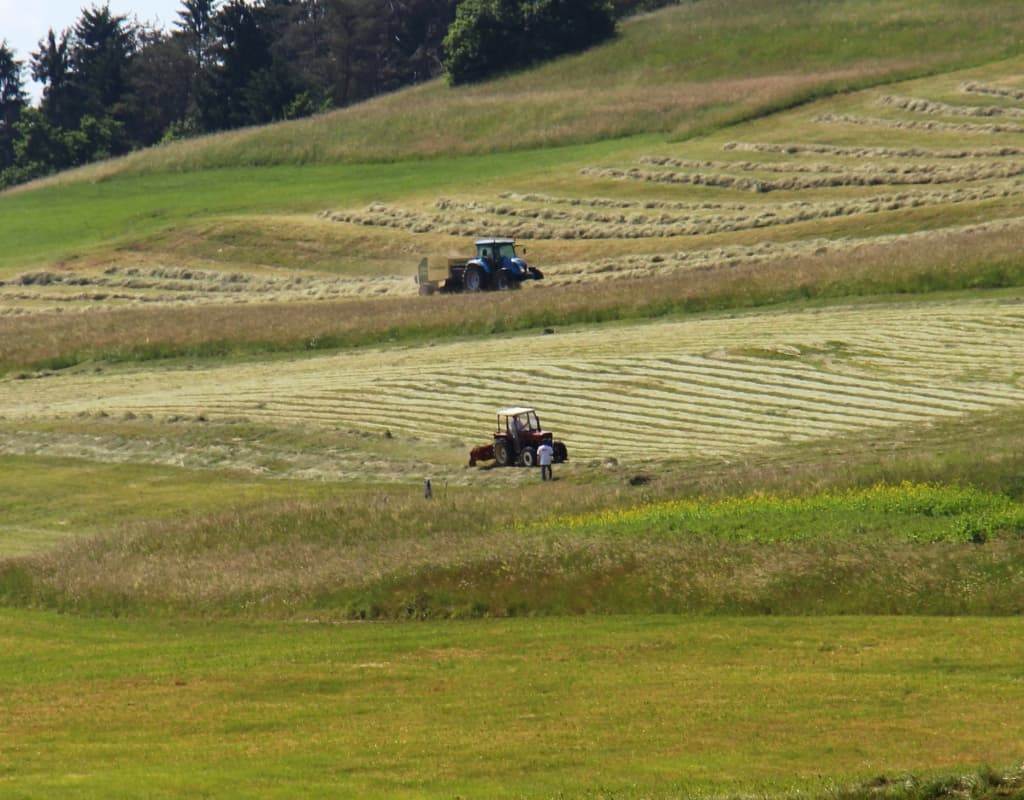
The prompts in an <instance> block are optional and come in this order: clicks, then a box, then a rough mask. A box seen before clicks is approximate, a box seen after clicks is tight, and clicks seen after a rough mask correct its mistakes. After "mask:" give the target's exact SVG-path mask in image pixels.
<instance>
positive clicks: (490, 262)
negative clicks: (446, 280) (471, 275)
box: [466, 239, 544, 291]
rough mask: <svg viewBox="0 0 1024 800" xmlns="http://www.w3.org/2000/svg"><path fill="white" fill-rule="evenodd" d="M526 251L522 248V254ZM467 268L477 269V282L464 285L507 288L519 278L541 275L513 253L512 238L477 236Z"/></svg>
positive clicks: (512, 286)
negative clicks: (473, 252)
mask: <svg viewBox="0 0 1024 800" xmlns="http://www.w3.org/2000/svg"><path fill="white" fill-rule="evenodd" d="M525 253H526V251H525V250H524V251H523V254H524V255H525ZM466 267H467V270H468V269H469V268H472V267H475V268H477V269H478V270H479V273H478V275H479V277H480V278H481V280H480V282H479V283H480V285H479V287H477V285H476V283H475V282H474V283H473V287H470V286H469V284H468V283H467V288H468V289H470V290H471V291H472V290H473V289H474V288H485V286H487V287H489V288H493V289H511V288H515V287H516V286H518V285H519V284H520V283H522V282H523V281H527V280H539V279H540V278H543V277H544V276H543V274H542V273H541V272H540V270H538V269H534V268H533V267H531V266H530V265H529V264H527V263H526V259H524V258H522V257H521V256H520V255H519V254H518V253H517V252H516V243H515V240H514V239H477V240H476V258H473V259H471V260H470V261H468V262H467V263H466Z"/></svg>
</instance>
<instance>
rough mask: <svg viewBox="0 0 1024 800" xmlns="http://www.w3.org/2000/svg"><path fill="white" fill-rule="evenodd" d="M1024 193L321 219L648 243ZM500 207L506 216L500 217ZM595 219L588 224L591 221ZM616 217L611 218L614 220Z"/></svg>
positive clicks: (376, 211)
mask: <svg viewBox="0 0 1024 800" xmlns="http://www.w3.org/2000/svg"><path fill="white" fill-rule="evenodd" d="M1022 194H1024V181H1010V182H1006V183H1003V184H996V183H990V184H987V185H984V186H973V187H961V188H955V189H943V190H939V189H936V190H932V191H927V192H902V193H894V194H885V195H875V196H872V197H866V198H857V199H850V200H830V201H823V202H818V203H800V204H789V203H786V204H779V205H777V206H767V205H765V206H753V207H751V209H750V211H749V212H747V213H743V214H733V215H727V214H717V215H709V216H708V217H707V218H706V219H705V220H697V221H692V220H690V221H672V220H671V219H670V220H668V221H665V219H664V216H663V215H644V216H645V219H644V221H643V222H642V223H639V222H632V223H631V222H625V223H622V222H613V221H602V220H599V219H594V217H597V216H600V215H599V212H596V211H586V212H573V211H563V212H562V213H563V214H564V216H563V217H562V218H561V219H560V220H558V224H548V223H546V222H544V221H542V220H536V219H533V218H530V220H529V221H524V220H522V219H521V218H520V217H519V216H518V212H516V211H515V209H513V208H512V207H511V206H508V205H507V204H505V205H488V204H481V205H480V207H479V209H478V210H477V209H472V210H466V211H463V212H458V211H457V210H455V209H454V208H452V207H449V208H448V209H447V210H446V211H444V212H441V213H433V214H431V213H426V212H418V211H411V210H408V209H401V208H394V207H391V206H386V205H384V204H380V203H375V204H373V205H371V206H369V207H368V208H367V209H365V210H364V211H327V212H323V214H322V216H323V217H324V218H326V219H330V220H333V221H335V222H345V223H349V224H356V225H364V226H368V227H386V228H394V229H398V230H406V231H410V232H413V233H423V232H431V233H445V234H450V235H458V236H476V235H478V233H479V232H480V231H481V230H493V229H496V228H500V229H501V230H502V231H504V233H505V235H508V236H512V237H515V238H519V239H646V238H661V237H682V236H698V235H706V234H710V233H723V232H731V231H741V230H752V229H757V228H767V227H773V226H777V225H786V224H792V223H796V222H807V221H811V220H818V219H828V218H834V217H847V216H860V215H864V214H875V213H880V212H886V211H899V210H901V209H906V208H920V207H925V206H932V205H948V204H957V203H966V202H977V201H982V200H993V199H999V198H1006V197H1017V196H1020V195H1022ZM498 208H502V209H503V212H504V213H498V210H497V209H498ZM588 215H591V218H590V219H588V218H587V216H588ZM613 216H614V215H609V217H613Z"/></svg>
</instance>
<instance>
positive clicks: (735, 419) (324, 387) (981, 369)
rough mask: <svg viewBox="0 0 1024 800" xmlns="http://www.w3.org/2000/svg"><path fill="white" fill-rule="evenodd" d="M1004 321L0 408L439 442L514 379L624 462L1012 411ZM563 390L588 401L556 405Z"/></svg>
mask: <svg viewBox="0 0 1024 800" xmlns="http://www.w3.org/2000/svg"><path fill="white" fill-rule="evenodd" d="M1022 326H1024V319H1022V317H1021V313H1020V309H1019V307H1017V306H1015V305H1009V304H1006V303H999V302H991V301H970V302H964V301H957V302H944V303H943V302H939V303H928V304H923V305H921V306H902V305H897V306H878V307H872V308H864V307H856V308H832V309H818V310H815V311H813V312H810V313H808V312H798V311H791V312H784V313H778V312H772V313H765V314H744V315H741V316H738V317H729V316H726V317H722V318H705V319H700V320H686V319H683V320H679V321H671V322H668V321H666V322H663V323H659V324H658V325H650V324H639V325H629V326H614V327H612V328H608V327H603V326H597V327H591V328H586V329H581V330H578V331H565V332H559V335H557V336H528V337H514V338H512V339H509V338H505V337H485V338H483V339H479V338H475V339H473V340H467V341H459V342H445V343H438V344H436V346H433V347H430V348H419V349H418V350H417V352H416V354H415V357H414V358H412V357H411V356H410V354H409V353H408V352H407V351H405V350H404V349H387V348H385V349H369V350H365V351H358V352H349V353H342V354H337V355H330V356H323V357H319V358H315V359H306V358H301V359H293V360H281V361H272V362H253V363H243V364H226V365H219V366H206V367H200V368H197V369H195V370H193V371H190V372H189V373H188V379H187V380H182V381H172V382H169V381H168V380H167V376H166V374H164V373H162V372H160V371H155V372H151V373H131V374H126V375H108V374H104V375H92V374H87V373H83V374H75V375H67V376H65V377H62V378H60V379H57V380H50V381H30V382H29V381H6V382H2V383H0V415H3V416H5V417H7V418H8V419H12V420H17V419H24V418H44V417H45V418H52V417H55V416H73V415H75V414H77V413H80V412H93V413H95V412H97V411H99V410H102V411H104V412H105V413H108V414H111V415H118V414H124V413H126V412H129V411H130V412H132V413H135V414H145V413H149V414H153V415H154V417H156V418H164V417H167V416H169V415H175V414H190V415H191V414H194V413H195V409H196V408H202V409H203V410H204V412H205V413H208V414H210V415H212V416H214V417H222V418H223V417H231V418H236V417H238V416H240V415H241V416H245V417H247V418H249V419H251V420H253V421H254V422H257V423H258V422H267V423H272V424H283V423H291V422H297V423H301V424H305V425H320V426H325V427H336V428H341V429H358V430H362V431H368V432H371V433H373V432H376V433H383V432H384V431H391V432H393V433H394V434H396V435H399V436H404V435H408V436H416V437H422V438H423V439H425V440H428V441H448V440H449V439H450V437H451V431H452V430H453V426H455V427H458V426H463V427H465V429H466V430H473V429H476V428H477V427H478V426H479V424H480V421H481V420H487V419H489V418H490V413H491V410H492V409H493V408H495V407H500V405H501V403H502V402H507V397H508V391H509V383H508V380H507V375H509V374H514V375H516V376H517V380H518V381H519V383H520V385H523V386H529V387H530V392H531V394H530V397H531V399H532V400H533V402H534V403H535V404H536V405H538V406H540V407H542V408H545V409H549V410H548V411H547V412H546V416H545V423H546V424H551V426H552V427H553V428H554V429H555V430H557V431H559V433H560V434H562V435H564V436H565V437H566V439H567V440H569V441H571V442H572V443H573V448H574V450H573V452H574V454H576V455H578V456H579V457H581V458H595V457H600V456H601V454H602V453H607V452H608V448H609V447H612V448H614V449H615V451H616V453H617V454H618V455H621V456H622V457H626V458H632V459H645V458H664V457H673V456H676V457H679V456H686V455H693V454H697V455H700V454H703V455H711V454H723V455H727V454H730V453H742V452H746V451H749V450H751V449H756V448H759V447H763V446H765V445H768V444H772V443H781V442H787V441H794V440H810V439H814V438H818V437H821V436H825V435H830V434H837V433H847V432H854V431H858V430H865V429H869V428H876V429H877V428H880V427H887V426H899V425H901V424H904V423H908V422H915V421H917V422H923V421H926V420H931V419H938V418H941V417H945V418H950V419H954V418H956V417H957V416H959V415H961V414H963V413H965V412H967V411H972V410H987V409H995V408H999V407H1005V406H1008V405H1012V404H1019V403H1021V402H1024V389H1022V388H1021V387H1020V386H1018V385H1016V384H1015V380H1016V376H1018V375H1019V374H1021V372H1022V371H1024V350H1022V349H1021V348H1020V347H1019V346H1018V345H1019V342H1020V338H1021V334H1022ZM829 342H842V343H843V346H842V351H841V352H834V350H833V349H830V347H829ZM751 348H757V349H758V352H767V351H774V352H777V353H780V354H783V355H785V358H782V359H779V358H767V357H758V356H752V355H750V351H751ZM823 354H824V355H823ZM412 363H415V369H414V370H412V371H410V364H412ZM495 364H502V369H501V370H500V371H499V372H495V369H494V365H495ZM967 380H969V381H970V384H969V385H967V384H965V381H967ZM268 397H272V398H273V403H269V404H268V403H266V402H265V401H266V399H267V398H268ZM368 397H372V398H373V401H372V402H368V401H367V398H368ZM565 397H586V398H588V402H587V403H585V404H583V405H581V406H576V407H572V408H568V407H567V406H566V405H565V403H564V398H565ZM438 407H444V408H445V409H448V410H449V412H448V413H445V414H441V415H439V414H437V413H436V409H437V408H438Z"/></svg>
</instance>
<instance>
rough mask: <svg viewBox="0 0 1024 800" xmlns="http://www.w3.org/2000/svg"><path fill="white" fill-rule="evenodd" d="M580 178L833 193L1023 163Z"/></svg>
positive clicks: (594, 172)
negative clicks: (745, 174) (778, 174)
mask: <svg viewBox="0 0 1024 800" xmlns="http://www.w3.org/2000/svg"><path fill="white" fill-rule="evenodd" d="M580 174H582V175H586V176H588V177H596V178H611V179H613V180H631V181H644V182H647V183H667V184H679V185H689V186H711V187H715V188H719V189H736V190H739V191H749V192H755V193H758V194H765V193H768V192H783V191H807V190H813V189H835V188H841V187H848V186H926V185H932V184H941V183H967V182H974V181H990V180H999V179H1006V178H1013V177H1016V176H1018V175H1022V174H1024V163H1020V162H1013V163H1006V164H984V165H972V166H971V167H969V168H962V169H956V168H950V169H943V168H942V167H934V168H930V169H918V170H912V171H907V172H901V171H895V170H894V171H889V170H881V169H872V168H867V169H864V170H863V171H850V170H846V171H843V172H836V173H832V174H824V175H813V176H811V175H793V176H789V177H785V178H749V177H741V176H736V175H729V174H727V173H722V172H676V171H674V170H649V169H640V168H639V167H630V168H629V169H619V168H617V167H584V168H583V169H581V170H580Z"/></svg>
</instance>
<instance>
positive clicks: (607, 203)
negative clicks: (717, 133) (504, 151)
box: [449, 192, 750, 211]
mask: <svg viewBox="0 0 1024 800" xmlns="http://www.w3.org/2000/svg"><path fill="white" fill-rule="evenodd" d="M498 197H499V198H501V199H502V200H511V201H513V202H517V203H543V204H544V205H561V206H584V207H587V208H641V209H648V210H653V209H662V210H666V211H702V210H719V209H729V210H732V211H745V210H747V209H749V208H750V204H749V203H737V202H733V203H719V202H707V201H686V200H651V199H648V200H626V199H623V198H620V197H560V196H558V195H551V194H540V193H537V192H527V193H525V194H524V193H519V192H502V193H501V194H499V195H498ZM449 202H452V201H449Z"/></svg>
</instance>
